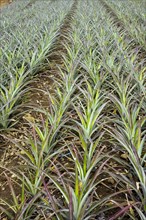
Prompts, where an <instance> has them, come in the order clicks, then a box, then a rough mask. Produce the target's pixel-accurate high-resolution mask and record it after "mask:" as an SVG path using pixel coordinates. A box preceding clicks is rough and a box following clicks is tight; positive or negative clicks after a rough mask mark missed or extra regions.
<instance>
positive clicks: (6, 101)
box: [0, 1, 71, 128]
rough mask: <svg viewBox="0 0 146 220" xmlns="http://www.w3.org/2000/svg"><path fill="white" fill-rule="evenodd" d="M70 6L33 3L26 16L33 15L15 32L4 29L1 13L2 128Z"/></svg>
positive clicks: (0, 78) (50, 46)
mask: <svg viewBox="0 0 146 220" xmlns="http://www.w3.org/2000/svg"><path fill="white" fill-rule="evenodd" d="M70 5H71V3H70V4H67V5H66V1H63V2H62V1H59V2H55V3H54V4H52V5H51V7H50V2H49V1H44V2H42V1H41V2H39V1H36V3H35V4H34V5H33V7H32V8H31V9H27V11H28V14H27V13H26V15H28V16H32V17H31V19H30V20H28V19H24V20H23V22H22V23H21V22H20V23H18V25H17V27H16V28H14V30H13V27H12V28H9V30H8V29H7V25H6V26H5V16H4V15H5V12H4V15H3V16H2V18H3V25H4V30H5V27H6V31H3V34H2V36H1V43H2V48H1V64H2V68H1V71H2V74H1V76H0V81H1V84H0V89H1V90H0V91H1V99H0V126H1V128H7V127H8V126H9V125H10V124H11V122H12V121H11V119H10V117H11V116H12V115H14V113H16V111H17V109H18V108H17V107H18V106H19V104H20V99H21V98H22V96H23V95H24V94H25V93H26V92H27V91H28V90H27V89H26V85H27V84H29V83H30V80H31V78H32V76H33V75H34V74H35V73H36V71H38V69H39V68H40V65H41V63H42V61H44V60H45V58H46V55H47V54H48V51H49V50H50V49H51V48H52V47H53V42H54V40H55V39H56V36H57V34H58V29H59V26H60V25H61V22H62V20H63V18H64V16H65V14H66V13H67V10H68V9H69V8H70ZM7 10H11V8H10V9H9V8H8V9H7ZM36 11H37V13H36ZM6 12H7V11H6ZM42 12H43V13H42ZM13 19H14V20H15V17H13Z"/></svg>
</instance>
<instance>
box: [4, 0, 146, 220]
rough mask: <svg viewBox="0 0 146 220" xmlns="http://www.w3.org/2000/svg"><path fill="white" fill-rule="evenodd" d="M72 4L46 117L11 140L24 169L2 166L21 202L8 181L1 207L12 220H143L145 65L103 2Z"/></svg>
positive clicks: (42, 114)
mask: <svg viewBox="0 0 146 220" xmlns="http://www.w3.org/2000/svg"><path fill="white" fill-rule="evenodd" d="M61 2H62V1H61ZM118 2H119V4H120V1H118ZM53 4H55V3H53ZM57 4H58V1H57ZM76 4H77V9H76V10H75V11H74V12H73V13H72V16H71V20H72V26H71V28H67V29H66V32H67V33H68V36H66V40H64V41H63V47H65V48H66V50H65V51H62V53H61V57H62V62H61V64H58V67H59V68H58V69H59V70H58V72H57V75H54V85H53V88H54V91H53V92H52V91H48V92H47V95H48V100H49V106H48V109H49V110H47V111H46V110H45V109H39V110H38V112H39V115H40V118H39V121H38V120H37V121H36V120H35V119H34V121H33V122H32V121H30V131H31V133H32V135H30V134H28V136H27V137H26V138H24V140H23V144H22V142H21V141H20V140H17V141H16V140H11V141H12V143H13V144H14V146H15V149H17V154H18V155H19V157H20V158H21V160H23V161H25V165H23V166H17V167H15V168H11V170H10V169H8V168H6V167H5V168H4V167H3V168H4V169H5V170H7V171H8V172H11V173H13V174H14V175H15V176H16V177H17V178H16V179H15V181H14V182H15V184H16V183H17V184H18V188H20V189H21V192H20V195H19V196H18V197H17V195H16V193H15V191H14V188H13V184H14V183H12V180H10V178H9V177H8V176H7V179H8V184H9V187H10V189H11V192H12V200H13V201H12V202H10V204H9V203H8V202H6V201H2V203H3V204H7V205H8V206H9V208H10V209H11V210H12V212H7V215H8V216H9V217H10V219H13V218H15V219H17V220H18V219H19V220H21V219H35V218H36V216H37V217H38V218H40V219H41V218H46V219H47V218H48V219H52V220H53V219H59V220H64V219H66V220H68V219H70V220H73V219H75V220H83V219H84V220H87V219H91V220H92V219H93V220H94V219H110V220H114V219H118V217H121V219H125V218H127V219H133V220H135V219H141V220H144V219H145V216H144V215H145V213H146V206H145V204H146V176H145V163H146V157H145V119H146V118H145V105H146V100H145V75H144V71H145V67H144V59H143V60H141V61H140V62H139V57H138V56H137V53H135V50H134V49H131V47H130V45H131V40H129V39H125V37H123V35H122V34H120V33H119V31H118V27H117V26H115V25H114V24H113V21H112V16H111V15H110V14H107V13H106V9H105V7H104V6H103V4H102V2H101V1H94V0H92V1H91V0H90V1H77V2H76ZM117 4H118V3H117ZM97 9H98V10H97ZM68 22H70V20H69V21H68ZM48 36H50V35H47V38H48ZM45 93H46V91H45ZM111 210H112V212H110V211H111ZM109 213H112V215H111V214H109ZM113 213H114V214H113ZM110 215H111V216H110Z"/></svg>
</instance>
